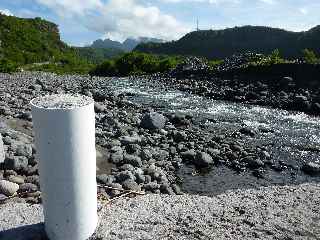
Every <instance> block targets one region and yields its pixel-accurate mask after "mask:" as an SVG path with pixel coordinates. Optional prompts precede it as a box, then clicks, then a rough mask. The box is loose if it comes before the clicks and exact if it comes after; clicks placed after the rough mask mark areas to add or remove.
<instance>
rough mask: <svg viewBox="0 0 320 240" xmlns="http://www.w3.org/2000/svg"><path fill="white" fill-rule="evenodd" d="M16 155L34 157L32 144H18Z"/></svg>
mask: <svg viewBox="0 0 320 240" xmlns="http://www.w3.org/2000/svg"><path fill="white" fill-rule="evenodd" d="M15 155H17V156H24V157H27V158H30V157H32V146H31V145H30V144H20V145H18V146H17V148H16V151H15Z"/></svg>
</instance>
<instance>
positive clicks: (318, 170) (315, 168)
mask: <svg viewBox="0 0 320 240" xmlns="http://www.w3.org/2000/svg"><path fill="white" fill-rule="evenodd" d="M302 170H303V171H304V172H306V173H308V174H320V164H317V163H314V162H308V163H306V164H304V165H303V166H302Z"/></svg>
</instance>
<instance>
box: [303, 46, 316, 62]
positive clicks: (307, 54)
mask: <svg viewBox="0 0 320 240" xmlns="http://www.w3.org/2000/svg"><path fill="white" fill-rule="evenodd" d="M302 52H303V59H304V60H305V62H306V63H309V64H317V63H319V62H320V60H319V58H317V55H316V54H315V53H314V51H312V50H309V49H304V50H303V51H302Z"/></svg>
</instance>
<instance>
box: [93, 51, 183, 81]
mask: <svg viewBox="0 0 320 240" xmlns="http://www.w3.org/2000/svg"><path fill="white" fill-rule="evenodd" d="M180 62H181V58H180V57H164V56H156V55H152V54H146V53H139V52H130V53H126V54H124V55H123V56H121V57H119V58H116V59H114V60H107V61H105V62H103V63H102V64H100V65H98V66H97V67H95V68H94V69H93V70H92V71H90V75H95V76H128V75H133V74H145V73H146V74H151V73H156V72H165V71H168V70H170V69H172V68H175V67H176V66H177V65H178V63H180Z"/></svg>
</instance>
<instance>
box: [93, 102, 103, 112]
mask: <svg viewBox="0 0 320 240" xmlns="http://www.w3.org/2000/svg"><path fill="white" fill-rule="evenodd" d="M94 111H95V112H96V113H101V112H104V111H105V107H104V106H103V105H102V104H100V103H97V102H95V103H94Z"/></svg>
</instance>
